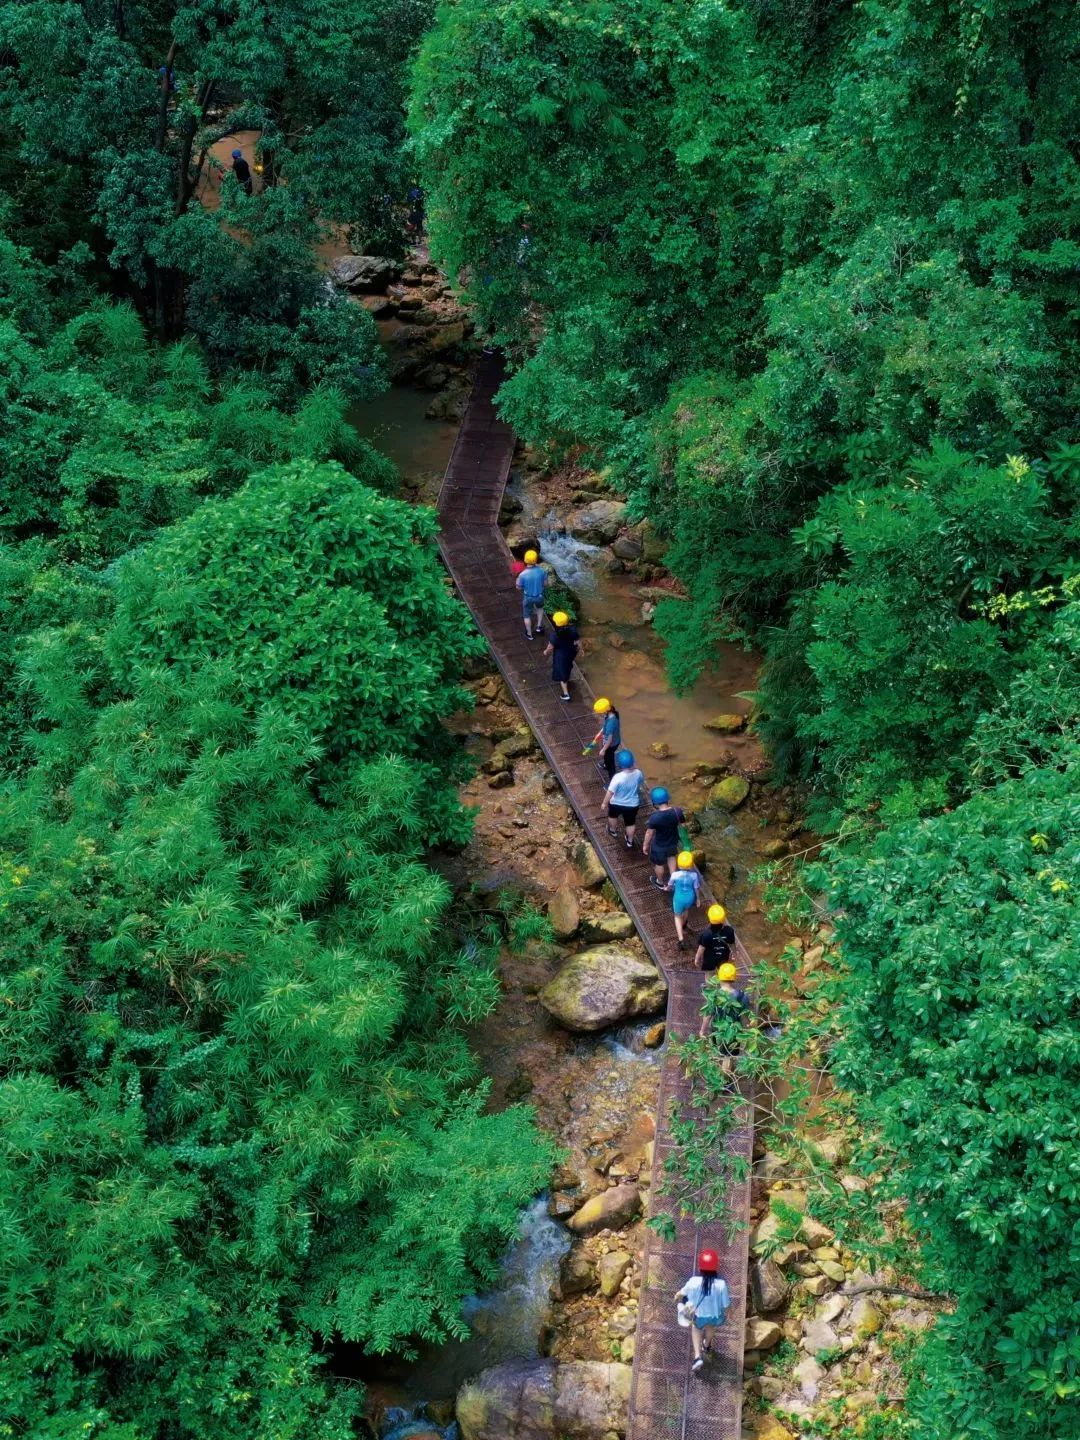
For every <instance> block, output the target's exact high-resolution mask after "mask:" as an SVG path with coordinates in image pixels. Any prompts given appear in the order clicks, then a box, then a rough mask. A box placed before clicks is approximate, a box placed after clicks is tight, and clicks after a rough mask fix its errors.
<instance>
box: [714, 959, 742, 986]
mask: <svg viewBox="0 0 1080 1440" xmlns="http://www.w3.org/2000/svg"><path fill="white" fill-rule="evenodd" d="M716 978H717V979H718V980H721V981H723V982H724V983H725V984H727V983H730V981H732V980H737V979H738V978H739V972H738V971H737V970H736V969H735V966H734V965H732V963H731V961H730V960H728V961H726V962H725V963H724V964H723V965H721V966H720V968H719V970H717V972H716Z"/></svg>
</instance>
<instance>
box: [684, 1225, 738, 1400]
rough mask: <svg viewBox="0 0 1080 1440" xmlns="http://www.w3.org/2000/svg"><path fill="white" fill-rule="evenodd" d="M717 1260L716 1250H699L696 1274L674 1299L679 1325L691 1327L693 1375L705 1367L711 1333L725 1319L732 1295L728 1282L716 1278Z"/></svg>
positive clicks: (718, 1262) (711, 1337) (717, 1275)
mask: <svg viewBox="0 0 1080 1440" xmlns="http://www.w3.org/2000/svg"><path fill="white" fill-rule="evenodd" d="M719 1270H720V1257H719V1256H718V1255H717V1253H716V1251H715V1250H702V1252H701V1254H700V1255H699V1256H698V1273H697V1274H696V1275H691V1277H690V1279H689V1280H687V1282H686V1284H685V1285H684V1286H683V1287H682V1289H681V1290H680V1291H679V1293H678V1294H677V1295H676V1296H675V1300H676V1303H677V1304H678V1306H679V1324H680V1325H683V1326H686V1325H692V1326H693V1329H692V1330H691V1331H690V1340H691V1343H692V1344H693V1347H694V1363H693V1364H692V1365H691V1367H690V1368H691V1370H693V1372H694V1373H695V1375H696V1374H697V1373H698V1372H699V1371H700V1370H701V1369H702V1367H703V1366H704V1364H705V1352H708V1351H711V1350H712V1342H713V1333H714V1331H715V1330H716V1328H717V1327H718V1326H720V1325H723V1323H724V1321H725V1320H726V1319H727V1312H728V1310H729V1309H730V1308H731V1295H730V1293H729V1291H728V1287H727V1281H726V1280H723V1279H721V1277H720V1275H719V1273H718V1272H719Z"/></svg>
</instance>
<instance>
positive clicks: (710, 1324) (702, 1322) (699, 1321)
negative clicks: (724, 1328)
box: [694, 1315, 724, 1330]
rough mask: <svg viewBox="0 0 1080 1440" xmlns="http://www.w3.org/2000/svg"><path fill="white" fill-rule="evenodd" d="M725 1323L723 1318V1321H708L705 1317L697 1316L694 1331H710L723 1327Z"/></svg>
mask: <svg viewBox="0 0 1080 1440" xmlns="http://www.w3.org/2000/svg"><path fill="white" fill-rule="evenodd" d="M723 1323H724V1319H723V1317H722V1318H721V1319H719V1320H708V1319H706V1318H705V1317H704V1316H703V1315H695V1316H694V1329H695V1330H704V1329H706V1328H708V1329H715V1328H716V1326H717V1325H723Z"/></svg>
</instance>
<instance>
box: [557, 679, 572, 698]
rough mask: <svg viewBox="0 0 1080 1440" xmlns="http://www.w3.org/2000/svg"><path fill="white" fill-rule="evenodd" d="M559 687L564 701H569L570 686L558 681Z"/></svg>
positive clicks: (563, 681)
mask: <svg viewBox="0 0 1080 1440" xmlns="http://www.w3.org/2000/svg"><path fill="white" fill-rule="evenodd" d="M559 687H560V689H561V690H562V693H563V695H564V696H565V697H566V699H567V700H569V699H570V686H569V685H567V683H566V681H565V680H560V681H559Z"/></svg>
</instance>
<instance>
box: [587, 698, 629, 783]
mask: <svg viewBox="0 0 1080 1440" xmlns="http://www.w3.org/2000/svg"><path fill="white" fill-rule="evenodd" d="M592 708H593V714H594V715H596V716H597V717H598V718H599V721H600V729H599V730H598V731H597V732H596V734H595V735H594V736H593V738H592V739H591V740H590V741H589V744H588V746H587V747H586V748H587V749H590V750H591V749H593V748H594V747H595V746H597V745H599V746H600V754H599V756H598V757H597V758H598V759H600V760H602V761H603V762H604V769H605V770H606V771H607V777H608V779H609V780H610V779H611V777H612V776H613V775H614V774H615V756H616V755H617V754H618V753H619V751H620V749H621V748H622V727H621V725H620V724H619V712H618V710H616V709H615V706H614V705H612V703H611V701H610V700H609V699H608V698H607V696H606V695H601V696H600V698H599V700H594V701H593V707H592Z"/></svg>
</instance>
